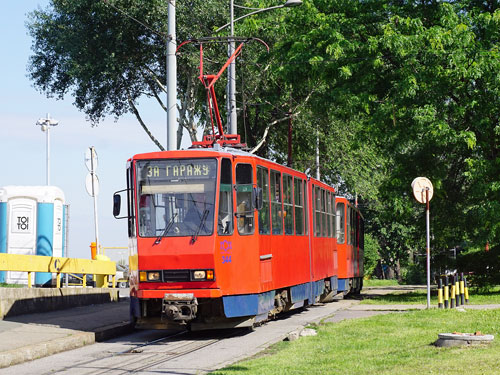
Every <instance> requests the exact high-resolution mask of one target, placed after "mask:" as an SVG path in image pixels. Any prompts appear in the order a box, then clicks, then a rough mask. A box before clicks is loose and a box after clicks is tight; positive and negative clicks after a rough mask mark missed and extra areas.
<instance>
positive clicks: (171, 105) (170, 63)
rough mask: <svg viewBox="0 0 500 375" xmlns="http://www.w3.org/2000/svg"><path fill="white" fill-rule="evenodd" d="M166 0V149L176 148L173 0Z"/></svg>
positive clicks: (175, 58)
mask: <svg viewBox="0 0 500 375" xmlns="http://www.w3.org/2000/svg"><path fill="white" fill-rule="evenodd" d="M167 1H168V39H167V150H169V151H170V150H176V149H177V144H176V143H177V142H176V133H177V126H178V123H177V57H176V56H175V50H176V48H177V41H176V34H175V27H176V26H175V0H167Z"/></svg>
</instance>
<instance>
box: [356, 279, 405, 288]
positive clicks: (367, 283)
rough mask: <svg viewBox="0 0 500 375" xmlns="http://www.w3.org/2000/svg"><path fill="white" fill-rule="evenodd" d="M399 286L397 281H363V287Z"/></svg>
mask: <svg viewBox="0 0 500 375" xmlns="http://www.w3.org/2000/svg"><path fill="white" fill-rule="evenodd" d="M392 285H399V283H398V281H397V280H379V279H365V280H363V287H366V286H392Z"/></svg>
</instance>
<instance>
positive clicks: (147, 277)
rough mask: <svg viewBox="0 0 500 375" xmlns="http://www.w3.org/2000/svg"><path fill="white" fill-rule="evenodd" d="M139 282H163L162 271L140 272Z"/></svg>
mask: <svg viewBox="0 0 500 375" xmlns="http://www.w3.org/2000/svg"><path fill="white" fill-rule="evenodd" d="M139 281H142V282H145V281H151V282H155V281H161V273H160V271H141V272H139Z"/></svg>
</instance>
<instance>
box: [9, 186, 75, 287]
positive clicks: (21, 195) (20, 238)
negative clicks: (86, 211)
mask: <svg viewBox="0 0 500 375" xmlns="http://www.w3.org/2000/svg"><path fill="white" fill-rule="evenodd" d="M65 227H66V207H65V205H64V193H63V192H62V190H61V189H59V188H58V187H56V186H5V187H2V188H0V253H9V254H25V255H45V256H54V257H62V256H64V255H65V253H66V251H65V249H64V243H65V231H66V228H65ZM51 281H52V275H51V274H50V273H48V272H37V274H36V276H35V284H36V285H44V284H47V283H51ZM0 282H4V283H8V284H27V283H28V273H27V272H15V271H0Z"/></svg>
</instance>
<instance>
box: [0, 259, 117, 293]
mask: <svg viewBox="0 0 500 375" xmlns="http://www.w3.org/2000/svg"><path fill="white" fill-rule="evenodd" d="M0 271H17V272H27V273H28V288H31V286H32V273H33V272H50V273H55V274H57V277H56V287H57V288H60V287H61V278H60V275H61V274H65V273H68V274H74V273H79V274H80V273H81V274H82V275H83V277H82V282H83V286H84V287H85V286H87V277H86V276H87V275H97V276H98V277H96V280H97V285H96V286H97V287H100V288H104V287H107V286H108V283H109V281H108V277H106V276H112V284H113V288H115V287H116V279H115V275H116V263H115V262H113V261H110V260H90V259H78V258H60V257H50V256H41V255H20V254H6V253H0ZM99 276H101V277H99Z"/></svg>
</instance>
